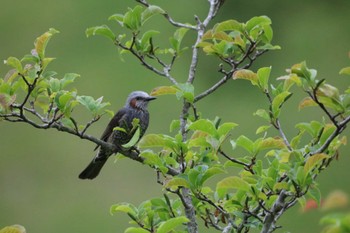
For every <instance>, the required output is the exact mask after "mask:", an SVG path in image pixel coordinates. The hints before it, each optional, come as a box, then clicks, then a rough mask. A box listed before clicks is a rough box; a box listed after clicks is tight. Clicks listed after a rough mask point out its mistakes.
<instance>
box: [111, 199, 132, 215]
mask: <svg viewBox="0 0 350 233" xmlns="http://www.w3.org/2000/svg"><path fill="white" fill-rule="evenodd" d="M109 212H110V213H111V214H112V215H113V214H114V213H116V212H123V213H127V214H131V215H133V216H137V212H138V211H137V208H136V207H135V206H134V205H133V204H130V203H126V202H122V203H118V204H115V205H112V206H111V208H110V211H109Z"/></svg>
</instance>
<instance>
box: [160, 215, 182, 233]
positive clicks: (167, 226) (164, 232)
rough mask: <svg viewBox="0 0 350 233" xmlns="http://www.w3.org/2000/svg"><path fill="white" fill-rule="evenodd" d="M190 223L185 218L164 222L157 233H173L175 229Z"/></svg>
mask: <svg viewBox="0 0 350 233" xmlns="http://www.w3.org/2000/svg"><path fill="white" fill-rule="evenodd" d="M187 222H189V220H188V219H187V218H186V217H185V216H180V217H175V218H171V219H169V220H167V221H165V222H162V223H161V224H160V225H159V228H158V230H157V233H169V232H173V231H174V229H175V228H176V227H178V226H181V225H183V224H184V223H187Z"/></svg>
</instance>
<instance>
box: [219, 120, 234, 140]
mask: <svg viewBox="0 0 350 233" xmlns="http://www.w3.org/2000/svg"><path fill="white" fill-rule="evenodd" d="M236 126H238V124H236V123H233V122H226V123H223V124H222V125H220V126H219V128H218V130H217V132H218V135H219V137H221V136H226V135H227V134H228V133H229V132H230V131H231V130H233V129H234V128H235V127H236Z"/></svg>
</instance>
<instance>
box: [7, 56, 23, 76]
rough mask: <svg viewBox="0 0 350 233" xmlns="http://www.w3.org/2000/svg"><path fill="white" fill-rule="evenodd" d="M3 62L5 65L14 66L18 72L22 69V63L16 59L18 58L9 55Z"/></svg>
mask: <svg viewBox="0 0 350 233" xmlns="http://www.w3.org/2000/svg"><path fill="white" fill-rule="evenodd" d="M4 63H5V64H6V65H9V66H12V67H13V68H15V69H16V70H17V71H18V72H19V73H21V72H22V71H23V68H22V63H21V61H20V60H18V58H16V57H9V58H7V60H5V61H4Z"/></svg>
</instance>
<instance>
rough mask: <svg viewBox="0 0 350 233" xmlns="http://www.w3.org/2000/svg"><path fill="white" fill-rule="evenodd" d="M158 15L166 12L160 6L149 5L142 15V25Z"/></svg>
mask: <svg viewBox="0 0 350 233" xmlns="http://www.w3.org/2000/svg"><path fill="white" fill-rule="evenodd" d="M156 14H165V11H164V10H163V9H162V8H160V7H159V6H155V5H149V6H148V7H147V8H146V9H145V10H144V11H143V12H142V14H141V22H142V24H144V23H145V22H146V21H147V20H148V19H150V18H151V17H152V16H154V15H156Z"/></svg>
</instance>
